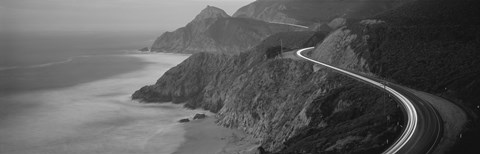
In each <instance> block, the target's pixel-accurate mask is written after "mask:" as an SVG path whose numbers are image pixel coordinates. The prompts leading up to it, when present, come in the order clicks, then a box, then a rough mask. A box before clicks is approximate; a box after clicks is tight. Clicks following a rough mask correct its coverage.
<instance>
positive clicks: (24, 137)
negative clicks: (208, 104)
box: [0, 32, 204, 154]
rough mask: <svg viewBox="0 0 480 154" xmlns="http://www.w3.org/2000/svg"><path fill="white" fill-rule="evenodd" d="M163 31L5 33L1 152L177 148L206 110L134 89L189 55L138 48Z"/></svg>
mask: <svg viewBox="0 0 480 154" xmlns="http://www.w3.org/2000/svg"><path fill="white" fill-rule="evenodd" d="M156 35H158V34H151V33H130V34H117V33H83V32H78V33H38V34H15V35H11V34H9V35H0V36H1V38H0V42H1V44H0V45H1V46H0V47H1V48H0V49H1V55H0V57H1V61H0V153H12V154H15V153H19V154H24V153H26V154H29V153H32V154H33V153H35V154H37V153H45V154H59V153H62V154H63V153H79V154H80V153H82V154H83V153H115V154H117V153H171V152H173V151H175V149H176V148H177V147H178V145H179V144H180V143H182V142H183V140H184V139H183V133H184V132H183V128H182V127H180V124H178V123H177V122H176V121H177V120H178V119H180V118H182V117H186V116H191V115H193V114H194V113H198V112H204V111H193V110H185V109H183V108H182V107H181V105H173V104H139V103H138V102H134V101H132V100H130V95H131V94H132V93H133V92H134V91H135V90H136V89H138V88H140V87H141V86H143V85H147V84H153V83H154V82H155V81H156V79H158V77H160V76H161V75H162V74H163V73H164V72H165V71H166V70H168V69H169V68H171V67H173V66H175V65H177V64H178V63H180V62H181V61H183V60H184V59H186V58H187V57H188V55H174V54H138V53H135V52H132V51H133V50H135V49H138V48H141V47H144V46H148V45H149V44H150V43H151V41H152V40H150V39H151V38H154V36H156Z"/></svg>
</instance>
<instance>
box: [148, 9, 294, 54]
mask: <svg viewBox="0 0 480 154" xmlns="http://www.w3.org/2000/svg"><path fill="white" fill-rule="evenodd" d="M297 30H303V29H302V28H298V27H295V26H289V25H283V24H275V23H268V22H265V21H260V20H255V19H244V18H232V17H230V16H228V15H227V14H226V13H225V11H223V10H221V9H219V8H216V7H213V6H207V8H205V9H204V10H202V11H201V12H200V14H198V15H197V16H196V17H195V19H194V20H192V21H191V22H190V23H188V24H187V25H186V26H185V27H182V28H179V29H177V30H175V31H173V32H165V33H163V34H162V35H161V36H160V37H158V38H157V39H156V40H155V41H154V43H153V44H152V46H151V48H150V49H151V51H154V52H173V53H197V52H212V53H223V54H238V53H240V52H243V51H246V50H247V49H249V48H252V47H254V46H255V45H257V44H258V43H259V42H260V41H261V40H263V39H265V38H266V37H268V36H269V35H271V34H274V33H277V32H284V31H297Z"/></svg>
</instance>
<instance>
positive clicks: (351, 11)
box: [234, 0, 412, 25]
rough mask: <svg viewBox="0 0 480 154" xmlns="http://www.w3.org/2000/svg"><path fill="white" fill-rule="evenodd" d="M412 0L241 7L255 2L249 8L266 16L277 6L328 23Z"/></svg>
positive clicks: (294, 0) (272, 2) (321, 0)
mask: <svg viewBox="0 0 480 154" xmlns="http://www.w3.org/2000/svg"><path fill="white" fill-rule="evenodd" d="M410 1H412V0H343V1H342V0H263V1H262V0H260V1H255V2H253V3H251V4H249V5H247V6H245V7H243V8H240V9H239V11H240V12H242V11H247V10H246V9H247V8H248V7H249V6H250V5H254V6H255V7H254V8H255V9H254V10H253V11H254V12H249V13H251V14H252V15H253V16H254V17H257V18H262V16H265V15H269V14H270V13H272V14H273V12H270V11H273V10H275V11H279V12H281V13H283V14H285V15H286V16H287V17H289V18H292V19H295V20H297V21H299V23H297V24H300V25H310V24H313V23H328V22H330V21H331V20H333V19H335V18H339V17H343V18H349V19H363V18H366V17H370V16H372V15H375V14H377V13H380V12H382V11H385V10H388V9H391V8H394V7H396V6H399V5H401V4H403V3H406V2H410ZM280 6H281V7H280ZM272 7H278V8H272ZM248 11H251V10H248ZM234 16H235V15H234ZM237 17H245V15H244V14H242V15H238V16H237Z"/></svg>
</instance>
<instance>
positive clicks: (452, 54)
mask: <svg viewBox="0 0 480 154" xmlns="http://www.w3.org/2000/svg"><path fill="white" fill-rule="evenodd" d="M478 6H480V3H479V2H478V1H475V0H460V1H458V0H437V1H418V2H416V3H412V4H409V5H406V6H404V7H401V8H398V9H396V10H393V11H390V12H387V13H385V14H382V15H379V16H377V17H376V18H378V19H381V20H384V21H386V23H385V24H376V25H370V26H367V27H366V31H361V30H360V29H361V28H359V29H356V33H363V34H364V35H369V36H370V37H369V38H368V40H367V42H368V47H367V48H368V49H363V50H356V51H363V53H359V55H362V56H363V57H364V58H365V59H367V61H368V63H369V66H370V68H371V70H372V71H373V72H374V73H375V74H378V75H380V76H381V77H383V78H387V79H390V80H394V81H395V82H397V83H400V84H402V85H407V86H410V87H413V88H415V89H419V90H423V91H426V92H429V93H433V94H437V95H439V96H442V97H444V98H447V99H450V100H452V101H453V102H456V103H457V104H458V105H460V106H461V107H463V108H465V109H467V112H468V113H469V115H470V117H471V119H472V121H470V122H469V123H468V124H467V125H468V126H467V127H468V128H467V131H466V132H465V133H463V136H464V138H463V139H462V140H461V141H460V142H459V143H458V144H457V146H456V147H455V148H454V150H453V151H455V152H460V153H468V152H472V151H479V150H478V148H477V147H476V146H475V145H478V139H479V138H480V121H479V119H478V118H477V117H478V116H479V115H480V112H479V109H478V108H477V106H478V105H480V101H479V100H480V95H479V94H480V15H479V14H480V11H479V9H478ZM349 27H355V25H350V26H349ZM358 27H359V26H358ZM358 27H357V28H358ZM353 29H354V30H355V28H353ZM358 42H360V40H358Z"/></svg>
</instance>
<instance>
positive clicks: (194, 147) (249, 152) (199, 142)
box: [172, 113, 260, 154]
mask: <svg viewBox="0 0 480 154" xmlns="http://www.w3.org/2000/svg"><path fill="white" fill-rule="evenodd" d="M214 116H215V115H214V114H213V113H210V114H209V115H208V117H207V118H205V119H197V120H192V121H190V122H187V123H183V124H182V127H183V128H184V130H185V134H184V142H183V143H182V144H180V146H179V147H178V148H177V149H176V151H175V152H173V153H172V154H192V153H195V154H230V153H242V154H256V153H257V150H256V149H257V147H258V145H259V143H260V142H258V141H257V140H255V139H252V138H249V137H248V135H247V134H245V133H243V132H242V131H240V130H236V129H231V128H226V127H222V126H219V125H217V124H216V123H215V118H214Z"/></svg>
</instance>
